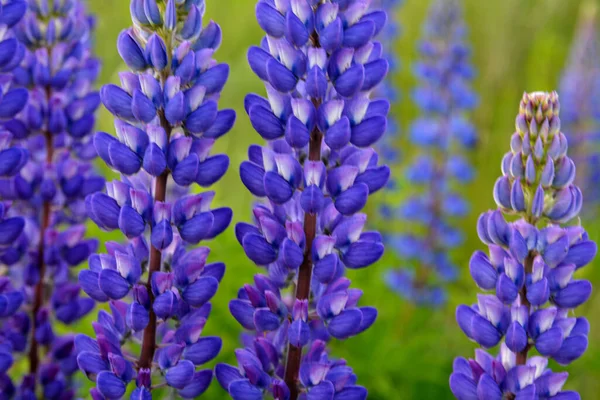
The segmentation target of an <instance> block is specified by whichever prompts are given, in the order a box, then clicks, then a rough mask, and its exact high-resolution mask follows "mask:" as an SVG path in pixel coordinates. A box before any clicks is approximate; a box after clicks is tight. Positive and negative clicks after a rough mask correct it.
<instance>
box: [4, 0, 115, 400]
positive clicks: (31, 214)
mask: <svg viewBox="0 0 600 400" xmlns="http://www.w3.org/2000/svg"><path fill="white" fill-rule="evenodd" d="M0 19H1V23H2V24H4V25H6V26H7V28H3V30H2V32H3V34H9V33H10V34H11V35H12V36H11V37H10V38H8V39H6V40H4V41H3V42H2V43H0V46H2V47H3V48H2V54H3V56H2V57H3V58H2V60H0V63H1V64H2V65H3V67H2V68H3V72H4V71H9V70H10V71H12V75H11V76H9V75H8V74H3V75H2V77H1V79H2V80H3V89H6V88H10V89H9V90H8V92H5V93H4V94H3V98H2V102H1V103H0V109H1V110H0V114H1V117H2V118H3V119H5V120H4V122H3V123H2V125H3V127H4V129H5V130H6V132H8V133H2V142H3V144H2V145H1V146H0V147H6V146H11V147H10V148H6V149H5V150H4V151H3V154H2V155H1V157H4V154H7V155H8V157H7V158H6V159H3V162H2V167H1V168H0V170H1V171H0V175H1V176H2V178H1V182H0V188H1V189H0V200H2V201H10V202H11V203H12V205H11V207H10V208H7V207H2V212H0V214H2V215H3V217H5V218H7V219H4V221H3V222H2V224H3V225H6V226H8V227H9V228H8V229H7V231H5V232H3V234H2V235H3V236H6V238H3V240H1V241H2V242H4V239H8V240H10V243H12V246H11V247H10V248H8V249H5V250H4V251H2V255H1V256H0V263H1V264H3V265H4V266H6V271H7V277H4V278H2V283H1V286H2V292H3V297H4V301H2V304H3V305H2V310H3V311H2V318H3V319H2V320H1V323H0V346H1V347H2V352H3V353H2V354H3V355H4V356H3V358H2V360H3V362H2V363H1V364H2V368H1V370H0V374H1V376H0V387H2V394H3V395H6V397H5V398H11V397H12V396H13V395H15V396H16V397H18V398H37V397H38V396H42V394H43V396H42V397H43V398H45V399H58V398H61V399H71V398H74V397H75V390H74V382H73V377H72V375H73V374H74V373H75V372H76V371H77V363H76V354H75V350H74V339H73V336H72V335H65V336H60V335H58V334H57V333H56V332H55V331H54V327H56V326H57V325H60V324H61V323H62V324H72V323H74V322H76V321H77V320H78V319H80V318H81V317H83V316H84V315H85V314H87V313H88V312H90V311H91V309H92V308H93V306H94V302H93V301H92V300H91V299H89V298H82V297H80V296H79V293H80V287H79V285H78V284H77V283H76V282H74V278H75V276H74V274H73V272H72V269H73V267H75V266H77V265H79V264H80V263H81V262H83V261H85V260H86V259H87V257H88V256H89V255H90V254H91V253H92V252H93V251H95V249H96V247H97V242H96V241H95V240H88V239H85V238H84V236H85V228H84V226H83V225H82V223H83V222H84V221H85V219H86V215H85V206H84V198H85V196H86V195H87V194H89V193H93V192H95V191H96V190H98V189H100V188H101V187H102V186H103V182H104V181H103V179H102V178H100V177H97V176H95V175H94V172H93V169H92V166H91V164H90V161H91V160H92V159H93V158H94V156H95V151H94V150H93V147H92V145H91V135H90V134H91V132H92V130H93V126H94V123H95V117H94V111H95V110H96V108H97V107H98V105H99V96H98V93H97V92H94V90H93V86H94V82H95V80H96V77H97V75H98V71H99V62H98V61H97V60H96V59H95V58H94V57H93V55H92V52H91V34H92V29H93V25H94V21H93V19H92V18H91V17H90V16H88V15H87V14H86V10H85V7H84V5H83V4H82V3H81V2H79V1H66V0H65V1H54V2H52V4H50V3H49V2H48V1H36V0H28V1H9V2H4V3H3V5H2V17H1V18H0ZM13 26H14V27H13ZM10 27H13V28H12V29H8V28H10ZM4 152H6V153H4ZM16 218H22V221H23V222H22V223H21V224H20V227H21V228H22V232H21V233H20V234H18V233H17V230H16V227H17V224H16V222H14V221H15V220H16ZM11 228H12V229H11ZM3 231H4V229H3ZM5 244H6V243H3V244H2V246H4V245H5ZM75 279H76V278H75ZM11 293H12V294H11ZM11 314H12V315H11ZM11 353H13V354H11ZM17 353H27V363H28V367H27V368H28V373H27V374H25V375H24V377H23V379H22V381H21V383H20V384H19V385H15V384H13V383H12V382H11V379H10V378H9V374H8V369H9V368H10V367H11V365H12V364H13V361H14V357H15V356H16V355H17ZM11 375H12V374H11Z"/></svg>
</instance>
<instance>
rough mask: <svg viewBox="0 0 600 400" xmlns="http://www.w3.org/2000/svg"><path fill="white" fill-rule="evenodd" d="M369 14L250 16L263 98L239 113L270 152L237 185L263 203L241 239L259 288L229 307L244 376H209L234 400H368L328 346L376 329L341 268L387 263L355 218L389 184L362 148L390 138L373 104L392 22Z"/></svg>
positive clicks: (330, 2)
mask: <svg viewBox="0 0 600 400" xmlns="http://www.w3.org/2000/svg"><path fill="white" fill-rule="evenodd" d="M369 3H370V2H369V1H362V0H344V1H339V0H337V1H334V0H326V1H323V0H290V1H271V0H261V1H259V2H258V3H257V5H256V17H257V19H258V23H259V25H260V26H261V28H262V29H263V30H264V31H265V32H266V34H267V35H266V38H265V39H264V40H263V41H262V44H261V46H260V47H251V48H250V50H249V52H248V61H249V63H250V66H251V68H252V70H253V71H254V72H255V73H256V75H258V76H259V77H260V78H261V79H262V80H263V81H264V82H265V86H266V92H267V98H263V97H260V96H258V95H255V94H250V95H248V96H247V97H246V101H245V107H246V111H247V113H248V115H249V117H250V121H251V123H252V125H253V127H254V128H255V130H256V131H257V132H258V133H259V134H260V136H261V137H262V138H263V139H265V140H266V141H267V142H268V143H267V145H265V146H258V145H253V146H250V148H249V150H248V158H249V161H245V162H243V163H242V164H241V166H240V176H241V179H242V182H243V183H244V185H245V186H246V187H247V188H248V190H249V191H250V192H251V193H252V194H253V195H255V196H257V197H259V198H262V199H264V202H263V203H261V204H259V205H257V206H256V207H255V208H254V210H253V214H254V223H253V224H248V223H240V224H238V225H237V226H236V236H237V238H238V240H239V242H240V243H241V245H242V246H243V248H244V251H245V253H246V255H247V256H248V258H249V259H250V260H252V261H253V262H254V263H255V264H257V265H259V266H263V267H265V269H266V271H267V275H262V274H257V275H256V276H255V278H254V284H248V285H245V286H244V287H243V288H242V289H240V291H239V292H238V297H237V298H236V299H235V300H232V301H231V302H230V304H229V308H230V310H231V313H232V314H233V316H234V317H235V319H236V320H237V321H238V322H239V323H240V324H241V325H242V326H243V327H244V328H245V329H247V331H248V332H247V333H246V334H244V335H243V345H244V348H242V349H238V350H237V351H236V357H237V361H238V366H237V367H234V366H230V365H226V364H218V365H217V367H216V371H215V372H216V377H217V379H218V381H219V383H220V384H221V385H222V386H223V388H224V389H225V390H227V391H228V392H229V394H230V395H231V396H232V397H233V398H234V399H257V400H258V399H262V398H263V396H268V397H273V398H275V399H292V400H295V399H297V398H315V399H317V398H319V399H320V398H323V399H325V398H333V397H334V396H335V397H336V398H351V399H364V398H365V397H366V396H367V391H366V389H365V388H364V387H361V386H358V385H357V384H356V382H357V377H356V375H355V374H354V373H353V372H352V369H351V368H350V367H349V366H348V365H346V362H345V361H344V360H337V359H334V358H331V357H330V356H329V352H328V350H327V348H326V343H327V341H329V340H330V339H331V338H337V339H345V338H347V337H350V336H353V335H356V334H358V333H360V332H362V331H364V330H366V329H367V328H369V327H370V326H371V325H372V324H373V322H374V321H375V319H376V316H377V311H376V310H375V309H374V308H372V307H363V306H359V300H360V297H361V295H362V291H361V290H360V289H355V288H350V280H349V279H348V278H346V277H344V271H345V269H346V268H352V269H358V268H365V267H368V266H369V265H371V264H373V263H374V262H375V261H377V260H378V259H379V258H380V257H381V256H382V254H383V245H382V243H381V235H380V234H379V233H377V232H366V231H363V227H364V226H365V223H366V215H365V214H362V213H360V211H361V209H362V208H363V207H364V205H365V204H366V202H367V198H368V196H369V195H370V194H372V193H374V192H376V191H377V190H379V189H381V188H382V187H384V186H385V185H386V183H387V181H388V178H389V174H390V170H389V168H388V167H387V166H380V165H378V155H377V153H376V152H375V150H373V149H372V148H371V147H370V146H372V145H374V144H375V143H376V142H377V141H378V140H379V139H380V138H381V136H382V135H383V133H384V132H385V129H386V120H387V119H386V115H387V113H388V110H389V102H388V101H387V100H386V99H379V100H371V99H370V98H371V95H372V91H373V90H374V89H375V88H376V86H377V85H378V84H379V83H380V82H382V80H383V79H384V78H385V76H386V73H387V70H388V62H387V60H385V59H384V58H382V45H381V44H380V43H378V42H375V41H373V38H374V37H376V36H377V35H378V33H379V32H380V31H381V30H382V29H383V27H384V25H385V22H386V19H387V16H386V13H385V12H384V11H381V10H374V9H372V8H371V7H370V6H369Z"/></svg>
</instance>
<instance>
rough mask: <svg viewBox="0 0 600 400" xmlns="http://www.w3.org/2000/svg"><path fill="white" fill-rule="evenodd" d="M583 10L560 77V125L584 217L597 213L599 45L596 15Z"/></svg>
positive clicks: (599, 203)
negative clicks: (566, 137)
mask: <svg viewBox="0 0 600 400" xmlns="http://www.w3.org/2000/svg"><path fill="white" fill-rule="evenodd" d="M589 6H590V5H589V4H586V7H584V8H583V9H582V15H581V17H580V22H579V28H578V31H577V34H576V36H575V38H574V40H573V44H572V47H571V54H570V57H569V63H568V65H567V66H566V68H565V71H564V73H563V76H562V80H561V85H560V88H561V90H560V93H561V98H562V104H563V107H562V123H563V126H564V127H565V131H567V132H568V135H569V136H568V139H569V145H570V146H571V149H572V154H573V158H574V160H575V162H576V164H577V179H576V183H577V185H578V186H579V187H580V188H581V191H582V192H583V197H584V199H585V201H586V205H585V208H584V209H583V214H584V215H588V216H597V215H598V213H599V212H600V210H599V207H600V189H599V188H600V186H599V183H600V98H599V96H598V93H600V43H599V42H598V29H597V16H596V10H595V8H593V6H592V8H590V7H589Z"/></svg>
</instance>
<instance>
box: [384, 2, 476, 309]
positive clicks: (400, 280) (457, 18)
mask: <svg viewBox="0 0 600 400" xmlns="http://www.w3.org/2000/svg"><path fill="white" fill-rule="evenodd" d="M465 33H466V27H465V22H464V19H463V15H462V7H461V5H460V2H459V0H450V1H448V0H438V1H435V2H434V3H433V5H432V7H431V9H430V12H429V17H428V20H427V22H426V24H425V31H424V39H423V41H422V42H421V44H420V47H419V50H420V53H421V55H422V61H421V62H420V63H418V64H417V65H416V67H415V73H416V75H417V78H418V79H419V81H420V84H421V86H420V87H419V88H418V89H417V90H416V91H415V92H414V101H415V103H416V104H417V105H418V106H419V108H420V109H421V111H422V116H421V117H420V118H419V119H417V120H416V121H415V122H414V123H413V124H412V127H411V130H410V139H411V141H412V143H413V144H414V145H415V146H417V147H420V148H421V151H420V152H418V154H417V155H416V156H415V157H414V159H413V162H412V164H411V165H410V167H409V168H408V170H407V174H406V175H407V176H406V178H407V181H409V182H410V183H411V185H412V186H414V187H417V188H419V192H418V193H415V194H414V195H413V196H411V197H409V198H408V199H407V200H406V201H405V203H404V204H403V205H402V206H401V207H400V208H399V209H397V210H393V211H391V212H390V211H388V210H387V209H384V215H385V216H386V217H388V218H389V217H395V218H401V219H403V220H405V221H406V220H408V221H410V222H411V226H412V225H413V223H414V224H419V225H421V226H422V229H419V230H417V233H413V232H411V233H401V234H397V233H396V234H391V235H388V236H386V243H389V245H390V246H391V247H392V248H394V249H395V250H396V252H397V253H398V254H399V255H400V256H401V257H403V258H404V260H406V261H409V262H411V263H413V264H414V266H413V268H410V269H409V268H402V269H396V270H391V271H389V272H388V273H387V281H388V284H389V285H390V287H391V288H392V289H394V290H395V291H397V292H399V293H400V294H401V295H402V296H404V297H406V298H408V299H409V300H411V301H413V302H415V303H416V304H419V305H438V304H440V303H443V302H444V300H445V297H446V296H445V292H444V287H443V284H444V283H447V282H449V281H453V280H454V279H455V278H456V274H457V273H456V267H455V265H454V263H453V261H452V255H451V253H452V250H453V249H455V248H456V247H458V246H460V244H461V243H462V241H463V234H462V232H461V230H460V229H459V228H458V226H457V224H456V220H457V219H459V218H461V217H464V216H465V215H466V214H467V213H468V209H469V206H468V202H467V200H466V199H465V198H464V196H462V195H461V192H462V190H463V189H462V186H463V185H465V184H467V183H468V182H469V181H471V179H472V178H473V175H474V170H473V168H472V167H471V166H470V165H469V162H468V159H467V157H466V153H467V151H468V150H469V149H471V148H473V146H474V145H475V143H476V136H475V132H474V128H473V126H472V125H471V123H470V122H469V120H468V118H467V114H468V111H470V110H472V109H473V108H474V107H475V105H476V104H477V97H476V96H475V94H474V93H473V92H472V90H471V89H470V86H469V81H470V80H471V79H472V77H473V69H472V67H471V65H470V63H469V53H470V50H469V47H468V46H467V45H466V43H465V40H464V37H465Z"/></svg>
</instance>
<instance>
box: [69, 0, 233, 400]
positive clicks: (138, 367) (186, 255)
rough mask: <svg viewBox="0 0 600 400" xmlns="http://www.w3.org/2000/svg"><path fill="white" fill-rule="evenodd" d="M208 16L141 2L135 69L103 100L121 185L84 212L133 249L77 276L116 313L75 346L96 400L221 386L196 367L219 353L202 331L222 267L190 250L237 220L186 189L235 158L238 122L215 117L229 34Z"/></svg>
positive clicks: (130, 38) (103, 147)
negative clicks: (225, 138) (226, 139)
mask: <svg viewBox="0 0 600 400" xmlns="http://www.w3.org/2000/svg"><path fill="white" fill-rule="evenodd" d="M204 10H205V4H204V0H192V1H186V2H182V1H176V0H168V1H165V2H159V3H157V1H156V0H132V1H131V16H132V19H133V27H132V28H130V29H127V30H125V31H123V32H121V34H120V36H119V38H118V41H117V49H118V51H119V54H120V55H121V57H122V58H123V60H124V61H125V63H126V64H127V66H128V67H129V68H130V71H127V72H122V73H121V74H120V78H121V86H117V85H106V86H104V87H103V88H102V90H101V92H100V96H101V98H102V102H103V103H104V105H105V106H106V108H107V109H108V110H109V111H110V112H111V113H112V114H113V115H114V116H115V129H116V137H115V136H112V135H110V134H108V133H105V132H98V133H96V135H95V136H94V146H95V148H96V150H97V151H98V155H99V156H100V158H102V160H103V161H104V162H105V163H106V164H107V165H108V166H109V167H111V168H112V169H113V170H115V171H117V172H120V173H121V178H120V180H115V181H112V182H108V183H107V184H106V193H101V192H98V193H95V194H91V195H89V196H88V197H87V198H86V209H87V212H88V213H89V215H90V218H91V219H92V220H93V221H94V222H95V223H96V224H97V225H98V226H99V227H100V228H102V229H104V230H117V229H118V230H119V231H121V232H122V233H123V235H124V236H125V237H126V238H127V241H126V242H124V243H115V242H107V243H106V249H107V253H105V254H93V255H92V256H91V257H90V258H89V269H86V270H83V271H81V273H80V275H79V281H80V284H81V286H82V288H83V290H84V291H85V292H86V293H87V294H88V295H89V296H90V297H91V298H92V299H94V300H96V301H99V302H108V304H109V307H110V309H111V312H110V313H108V312H105V311H100V312H99V313H98V320H97V322H94V324H93V328H94V331H95V333H96V339H92V338H89V337H87V336H83V335H80V336H77V337H76V343H75V347H76V349H77V351H78V352H79V355H78V357H77V362H78V365H79V368H80V369H81V370H82V371H83V372H84V373H85V374H86V376H87V377H88V378H89V379H90V380H92V381H94V382H95V383H96V387H95V388H94V389H92V392H91V395H92V398H94V399H119V398H121V397H122V396H123V395H124V394H125V392H126V390H127V386H128V385H129V383H130V382H131V381H133V380H135V382H136V388H135V389H134V390H133V391H132V392H131V397H130V398H131V399H150V398H152V395H153V394H152V391H153V390H154V389H156V388H160V387H162V386H168V387H170V388H172V389H173V390H176V391H177V393H178V394H179V396H181V397H183V398H195V397H196V396H199V395H201V394H202V393H203V392H204V391H205V390H206V389H207V388H208V386H209V384H210V382H211V381H212V370H210V369H202V370H199V369H197V367H198V366H201V365H203V364H205V363H206V362H208V361H210V360H212V359H213V358H214V357H216V356H217V354H218V353H219V351H220V349H221V339H220V338H218V337H207V336H202V329H203V327H204V325H205V324H206V320H207V319H208V316H209V314H210V311H211V305H210V302H209V301H210V299H211V298H212V297H213V296H214V294H215V293H216V291H217V288H218V286H219V282H220V280H221V278H222V277H223V274H224V272H225V265H224V264H223V263H219V262H214V263H209V261H208V257H209V253H210V249H209V248H207V247H196V248H193V249H192V248H190V247H191V245H195V244H198V243H199V242H201V241H204V240H209V239H212V238H214V237H216V236H217V235H219V234H220V233H222V232H223V231H224V230H225V229H226V228H227V227H228V225H229V223H230V222H231V218H232V213H231V210H230V209H229V208H213V207H212V206H211V202H212V199H213V197H214V192H203V193H199V194H189V190H188V188H189V186H190V185H192V184H194V183H195V184H197V185H200V186H202V187H208V186H210V185H212V184H213V183H215V182H216V181H218V180H219V179H220V178H221V177H222V176H223V175H224V173H225V172H226V170H227V168H228V166H229V159H228V157H227V156H226V155H223V154H217V155H213V154H212V147H213V145H214V143H215V141H216V139H218V138H219V137H220V136H222V135H224V134H225V133H227V132H228V131H229V130H230V129H231V127H232V126H233V123H234V121H235V113H234V112H233V110H221V111H219V110H218V108H217V102H218V100H219V96H220V91H221V89H222V88H223V86H224V84H225V81H226V80H227V77H228V73H229V67H228V66H227V65H226V64H219V63H217V62H216V61H215V60H214V59H213V58H212V57H213V54H214V52H215V51H216V50H217V48H218V47H219V45H220V42H221V30H220V28H219V26H218V25H217V24H215V23H214V22H210V23H209V24H208V25H206V26H204V27H202V18H203V15H204ZM136 343H137V344H140V345H141V352H140V354H139V355H137V354H135V353H134V349H135V347H134V346H131V344H136Z"/></svg>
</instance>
